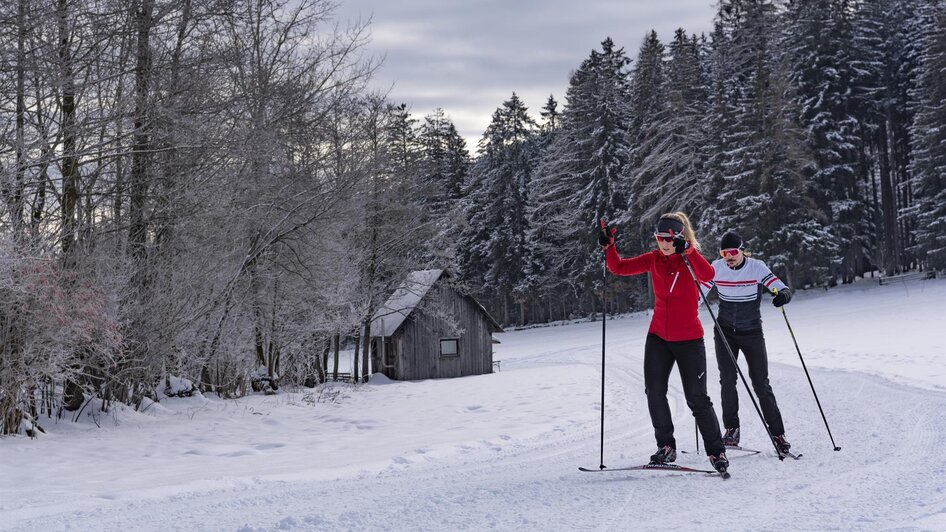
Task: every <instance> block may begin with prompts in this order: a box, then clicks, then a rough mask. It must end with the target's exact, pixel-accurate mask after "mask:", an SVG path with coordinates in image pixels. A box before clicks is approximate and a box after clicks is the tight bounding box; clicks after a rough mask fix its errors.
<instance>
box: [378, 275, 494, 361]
mask: <svg viewBox="0 0 946 532" xmlns="http://www.w3.org/2000/svg"><path fill="white" fill-rule="evenodd" d="M427 297H428V298H429V297H434V298H439V304H442V305H443V306H444V307H445V308H446V309H447V310H448V311H449V312H452V313H453V316H454V317H455V318H456V320H457V322H458V324H459V327H460V329H462V330H463V333H461V334H460V335H459V338H460V341H459V356H456V357H441V356H440V339H441V338H451V337H456V335H455V334H454V333H453V332H451V331H450V330H449V329H448V327H447V325H446V323H444V322H443V321H442V320H440V319H439V318H437V317H436V316H431V315H430V314H428V313H426V312H423V309H417V310H415V311H414V312H413V313H412V314H411V317H410V318H409V319H408V320H407V321H405V322H404V325H402V326H401V328H400V330H399V331H398V333H397V334H396V335H395V338H394V342H393V344H394V346H395V349H396V350H397V351H398V353H399V354H400V356H399V357H398V367H397V371H396V374H397V378H398V379H401V380H421V379H439V378H449V377H462V376H465V375H481V374H483V373H491V372H492V371H493V342H492V336H491V335H490V333H489V325H488V324H487V322H486V318H485V317H484V316H483V313H482V312H481V311H480V309H479V308H478V307H477V306H476V305H474V304H473V303H472V302H471V301H470V300H469V298H467V297H465V296H463V295H461V294H460V293H458V292H457V291H455V290H454V289H452V288H451V287H449V286H448V285H447V284H445V283H443V282H438V283H437V284H436V285H435V286H434V287H433V288H431V290H430V292H429V293H428V296H427Z"/></svg>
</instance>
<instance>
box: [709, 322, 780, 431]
mask: <svg viewBox="0 0 946 532" xmlns="http://www.w3.org/2000/svg"><path fill="white" fill-rule="evenodd" d="M724 331H725V334H726V341H727V342H729V347H730V348H731V349H732V353H733V355H734V356H735V357H736V360H738V359H739V352H740V351H742V352H743V353H745V355H746V364H747V365H748V366H749V380H751V381H752V388H753V389H754V390H755V394H756V397H758V398H759V407H760V408H761V409H762V415H763V416H764V417H765V421H766V422H767V423H768V424H769V430H771V431H772V434H773V435H774V436H778V435H780V434H785V426H784V425H783V424H782V413H781V412H779V409H778V403H776V402H775V393H774V392H772V386H771V385H770V384H769V357H768V354H767V353H766V351H765V336H763V334H762V329H756V330H753V331H745V332H742V331H740V332H733V331H726V330H725V328H724ZM714 338H715V343H716V364H717V365H718V366H719V384H720V387H721V391H720V396H721V397H722V400H723V425H725V426H726V428H730V429H734V428H736V427H738V426H739V393H738V391H737V390H736V377H737V376H738V375H737V374H736V367H735V366H733V361H732V359H731V358H729V353H728V352H727V351H726V346H725V345H723V341H722V339H721V338H720V336H719V330H717V331H716V335H715V337H714Z"/></svg>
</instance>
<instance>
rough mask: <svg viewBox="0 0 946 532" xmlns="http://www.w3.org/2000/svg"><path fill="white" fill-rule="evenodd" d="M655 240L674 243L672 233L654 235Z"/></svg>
mask: <svg viewBox="0 0 946 532" xmlns="http://www.w3.org/2000/svg"><path fill="white" fill-rule="evenodd" d="M654 238H656V239H657V240H659V241H661V242H673V235H671V234H670V233H654Z"/></svg>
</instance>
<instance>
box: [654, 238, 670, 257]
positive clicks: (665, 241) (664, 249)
mask: <svg viewBox="0 0 946 532" xmlns="http://www.w3.org/2000/svg"><path fill="white" fill-rule="evenodd" d="M654 238H656V239H657V249H659V250H660V252H661V253H663V254H664V255H673V251H674V249H673V235H671V234H670V233H655V234H654Z"/></svg>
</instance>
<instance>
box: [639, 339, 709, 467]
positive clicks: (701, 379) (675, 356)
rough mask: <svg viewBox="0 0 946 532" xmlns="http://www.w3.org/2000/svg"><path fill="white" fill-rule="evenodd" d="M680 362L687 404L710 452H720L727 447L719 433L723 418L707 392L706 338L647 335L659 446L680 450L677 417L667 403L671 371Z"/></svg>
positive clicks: (647, 375) (647, 387)
mask: <svg viewBox="0 0 946 532" xmlns="http://www.w3.org/2000/svg"><path fill="white" fill-rule="evenodd" d="M674 362H676V364H677V367H678V368H679V370H680V381H681V382H682V383H683V395H684V396H685V397H686V401H687V406H689V407H690V411H691V412H693V417H695V418H696V424H697V426H699V428H700V433H701V434H702V435H703V445H704V447H705V448H706V454H707V455H718V454H719V453H721V452H723V451H724V450H725V447H723V442H722V440H721V435H720V433H719V421H718V420H717V419H716V412H715V411H714V410H713V402H712V401H711V400H710V398H709V395H707V394H706V348H705V347H704V345H703V339H702V338H700V339H698V340H687V341H685V342H668V341H666V340H664V339H663V338H660V337H659V336H657V335H655V334H648V335H647V342H646V344H645V345H644V393H646V394H647V408H648V409H649V410H650V421H651V423H653V425H654V436H656V438H657V446H658V447H663V446H664V445H669V446H671V447H673V448H674V449H676V447H677V444H676V441H675V440H674V438H673V417H672V415H671V413H670V403H668V402H667V384H668V382H669V381H670V370H672V369H673V364H674Z"/></svg>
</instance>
